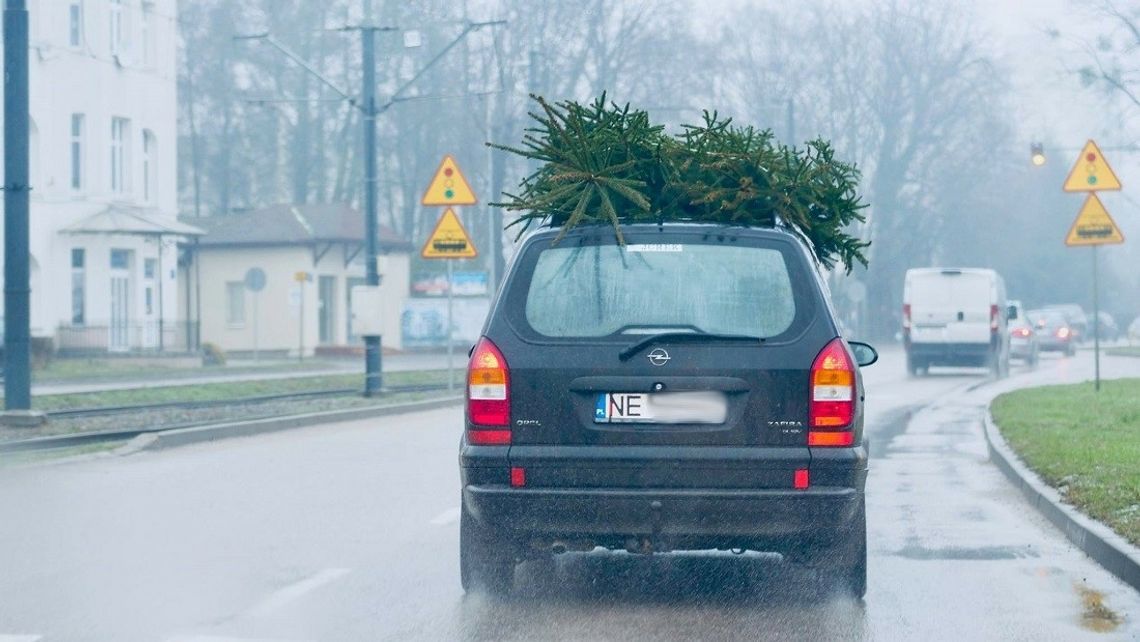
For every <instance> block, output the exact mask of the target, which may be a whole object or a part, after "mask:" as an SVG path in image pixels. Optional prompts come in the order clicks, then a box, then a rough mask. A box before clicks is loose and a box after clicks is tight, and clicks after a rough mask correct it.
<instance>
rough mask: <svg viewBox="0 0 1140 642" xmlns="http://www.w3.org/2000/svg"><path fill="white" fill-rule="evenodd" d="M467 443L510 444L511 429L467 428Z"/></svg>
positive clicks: (484, 444) (482, 444)
mask: <svg viewBox="0 0 1140 642" xmlns="http://www.w3.org/2000/svg"><path fill="white" fill-rule="evenodd" d="M467 443H469V444H471V445H472V446H509V445H511V431H509V430H468V431H467Z"/></svg>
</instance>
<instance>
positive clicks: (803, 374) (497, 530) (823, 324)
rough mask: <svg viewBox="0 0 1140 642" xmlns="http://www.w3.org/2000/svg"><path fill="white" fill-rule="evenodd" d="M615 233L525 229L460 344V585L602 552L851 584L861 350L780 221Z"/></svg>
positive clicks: (497, 588) (863, 475) (862, 480)
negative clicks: (775, 564)
mask: <svg viewBox="0 0 1140 642" xmlns="http://www.w3.org/2000/svg"><path fill="white" fill-rule="evenodd" d="M621 233H622V235H623V237H624V239H625V244H624V245H622V244H619V243H618V242H617V240H616V238H615V232H614V229H613V228H612V227H611V226H609V225H608V224H607V225H579V226H578V227H576V228H573V229H572V230H570V231H569V232H567V233H565V236H563V237H562V238H561V240H559V230H557V229H550V230H544V231H540V232H538V233H536V234H534V235H532V236H530V237H529V238H527V239H526V241H524V243H523V245H522V247H521V248H520V249H519V251H518V253H517V254H516V258H515V260H514V261H513V262H512V264H511V267H510V269H509V270H508V273H507V275H506V278H505V280H504V282H503V286H502V288H501V290H500V292H499V295H498V297H497V298H496V301H495V304H494V305H493V307H492V309H491V312H490V314H489V315H488V317H487V320H486V322H485V325H484V327H483V331H482V337H481V338H480V339H479V341H478V343H477V344H476V345H475V347H474V348H473V351H472V353H471V360H470V364H469V366H468V386H467V402H466V404H467V405H466V416H465V420H464V422H465V429H464V431H463V437H462V440H461V444H460V455H459V463H460V477H461V484H462V492H461V496H462V501H461V511H460V526H459V528H460V551H459V553H460V555H459V559H460V579H461V582H462V585H463V587H464V589H465V590H473V589H483V590H487V591H489V592H492V593H495V592H506V591H509V590H510V589H511V586H512V583H513V578H514V570H515V566H516V563H517V562H519V561H521V560H525V559H532V558H537V559H548V558H550V556H552V555H557V554H560V553H563V552H566V551H593V550H594V549H595V547H598V546H600V547H604V548H606V549H610V550H620V551H628V552H630V553H642V554H648V553H653V552H664V551H670V550H708V549H719V550H724V551H727V550H730V549H733V550H754V551H768V552H772V551H774V552H779V553H781V554H783V555H784V556H785V559H789V560H791V561H793V562H801V563H804V564H806V565H809V566H811V567H813V568H815V569H816V572H817V577H819V578H820V579H821V580H822V581H823V582H826V586H829V587H842V589H843V590H844V592H848V593H850V594H853V595H856V596H862V595H863V594H864V591H865V590H866V582H867V578H866V573H867V527H866V503H865V499H864V487H865V484H866V479H867V446H866V444H865V442H864V437H863V394H864V393H863V383H862V375H861V374H860V370H859V368H860V367H862V366H866V365H870V364H871V363H873V362H874V360H875V359H876V358H877V355H875V352H874V349H873V348H871V347H870V346H868V345H866V344H859V343H855V342H850V343H849V342H848V341H846V340H845V339H843V337H842V336H841V335H840V331H839V327H838V324H837V323H836V320H835V318H834V317H833V313H832V309H833V308H832V306H831V304H830V302H829V301H828V298H827V294H826V288H825V287H824V284H823V282H822V279H821V278H820V276H819V272H818V271H817V269H816V267H817V266H816V264H815V262H814V260H813V259H812V258H811V256H810V254H809V252H808V250H807V248H806V247H805V246H804V244H803V243H802V242H801V241H800V240H799V239H798V237H796V236H794V235H793V234H791V233H789V232H787V231H784V230H783V229H779V228H776V229H770V228H744V227H727V226H723V225H708V224H692V223H665V224H662V225H645V224H623V225H622V226H621ZM556 241H557V242H556ZM599 554H600V553H599Z"/></svg>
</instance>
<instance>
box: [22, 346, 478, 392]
mask: <svg viewBox="0 0 1140 642" xmlns="http://www.w3.org/2000/svg"><path fill="white" fill-rule="evenodd" d="M452 360H453V363H452V365H453V367H454V368H455V369H460V368H464V367H466V365H467V355H466V354H463V353H462V352H461V351H459V350H456V351H455V353H454V355H453V357H452ZM380 367H381V369H382V371H383V372H406V371H409V370H444V369H446V368H447V355H446V354H436V353H414V354H413V353H408V354H394V355H384V357H383V359H382V360H381V366H380ZM353 373H360V374H362V375H363V374H364V360H363V359H359V360H345V361H344V362H343V364H338V365H336V366H333V367H329V366H328V365H325V366H324V367H321V368H314V369H312V370H305V369H298V370H297V371H294V372H279V371H278V372H243V373H240V374H227V373H226V372H225V371H224V370H219V371H213V372H211V371H208V370H204V371H203V374H201V375H196V376H190V377H185V376H180V377H171V378H166V379H154V378H151V379H135V380H121V381H107V382H90V381H85V382H66V381H58V382H52V383H45V384H32V396H37V397H38V396H41V395H66V394H78V393H85V392H103V391H106V390H138V389H142V388H164V387H167V386H192V385H197V384H203V383H230V382H238V381H271V380H277V379H299V378H304V377H322V376H328V375H344V374H353Z"/></svg>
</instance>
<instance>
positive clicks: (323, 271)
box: [178, 203, 413, 356]
mask: <svg viewBox="0 0 1140 642" xmlns="http://www.w3.org/2000/svg"><path fill="white" fill-rule="evenodd" d="M192 221H193V223H194V224H195V225H200V226H201V227H202V228H203V229H205V230H206V234H205V235H204V236H202V237H201V238H200V239H198V240H197V242H195V243H194V244H193V245H192V246H191V247H190V252H188V255H187V257H186V259H187V260H184V261H183V263H182V265H181V269H182V278H181V283H182V284H183V288H182V291H181V292H180V293H179V295H178V296H179V300H180V301H184V302H185V303H184V305H185V307H186V308H187V309H190V310H191V311H192V315H193V316H192V317H191V318H194V319H198V318H200V319H201V326H200V327H201V342H202V344H203V345H205V344H207V343H210V344H214V345H216V346H218V347H219V348H221V349H222V350H224V351H225V352H227V353H242V354H247V353H252V352H255V351H260V352H264V353H274V354H277V355H280V356H284V355H294V356H296V355H302V356H309V355H312V354H326V355H344V354H351V353H354V352H359V351H360V350H362V349H363V342H362V340H361V338H360V337H355V336H353V335H352V324H351V323H350V312H351V310H352V289H353V287H354V286H358V285H364V284H365V278H364V273H365V269H364V256H365V249H364V238H365V235H364V216H363V215H362V214H361V213H360V212H359V211H357V210H355V209H352V208H351V207H349V206H347V205H343V204H328V203H316V204H315V203H309V204H305V205H273V206H269V207H264V208H261V209H257V210H253V211H249V212H242V213H235V214H231V215H229V216H211V217H205V218H201V219H193V220H192ZM377 231H378V237H377V249H378V250H379V252H380V255H381V260H380V271H381V276H382V279H381V283H380V296H381V298H382V300H383V301H384V307H383V310H382V311H381V320H380V321H381V323H382V327H383V335H382V342H383V347H384V348H386V349H396V350H399V349H401V347H402V343H401V331H400V330H401V320H402V319H401V313H402V312H403V310H404V304H405V301H406V300H407V298H408V280H409V266H410V252H411V250H412V249H413V248H412V246H411V244H410V243H408V241H406V240H405V239H402V238H400V237H399V236H398V235H397V234H396V233H395V232H394V231H392V230H391V229H389V228H388V227H386V226H384V225H381V226H379V229H378V230H377ZM251 270H253V271H259V272H260V274H261V278H262V280H263V283H262V287H261V288H259V289H258V290H257V291H253V290H251V289H250V287H249V286H248V285H247V275H249V274H250V272H251ZM199 314H200V315H201V316H200V317H199V316H198V315H199Z"/></svg>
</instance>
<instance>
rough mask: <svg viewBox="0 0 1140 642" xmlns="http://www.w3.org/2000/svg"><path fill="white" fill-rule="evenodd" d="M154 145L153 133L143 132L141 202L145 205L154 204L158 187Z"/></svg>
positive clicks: (145, 130) (146, 130) (147, 130)
mask: <svg viewBox="0 0 1140 642" xmlns="http://www.w3.org/2000/svg"><path fill="white" fill-rule="evenodd" d="M155 152H156V143H155V141H154V132H152V131H150V130H149V129H144V130H143V166H142V171H143V176H142V179H143V201H145V202H147V203H152V202H154V199H155V193H156V189H155V188H156V186H157V185H158V176H157V173H158V172H157V169H156V163H155Z"/></svg>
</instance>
